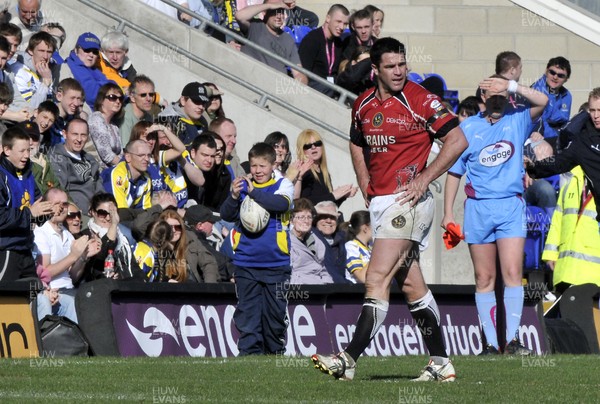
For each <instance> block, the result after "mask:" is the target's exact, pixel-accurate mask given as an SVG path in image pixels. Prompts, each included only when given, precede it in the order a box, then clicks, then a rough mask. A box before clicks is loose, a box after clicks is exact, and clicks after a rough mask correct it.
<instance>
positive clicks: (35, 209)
mask: <svg viewBox="0 0 600 404" xmlns="http://www.w3.org/2000/svg"><path fill="white" fill-rule="evenodd" d="M29 211H30V212H31V216H33V217H36V218H37V217H42V216H47V215H50V214H53V213H54V202H50V201H42V198H40V199H38V200H37V201H35V203H34V204H33V205H31V206H30V207H29Z"/></svg>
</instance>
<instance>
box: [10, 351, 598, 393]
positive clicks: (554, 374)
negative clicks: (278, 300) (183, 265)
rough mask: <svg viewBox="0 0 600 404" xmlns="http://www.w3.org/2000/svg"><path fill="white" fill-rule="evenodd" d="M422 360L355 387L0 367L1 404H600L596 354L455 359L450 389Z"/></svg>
mask: <svg viewBox="0 0 600 404" xmlns="http://www.w3.org/2000/svg"><path fill="white" fill-rule="evenodd" d="M426 362H427V358H426V357H423V356H408V357H387V358H367V357H363V358H361V359H360V361H359V362H358V368H357V373H356V377H355V380H353V381H352V382H342V381H337V380H334V379H333V378H332V377H330V376H328V375H325V374H322V373H320V372H319V371H318V370H316V369H314V368H313V366H312V363H310V361H309V359H308V358H305V357H283V356H268V357H245V358H176V357H170V358H89V359H88V358H84V359H79V358H76V359H75V358H39V359H2V360H0V402H1V403H28V402H60V403H64V402H78V403H80V402H93V403H99V402H116V401H118V402H135V403H205V402H212V403H241V402H257V403H299V402H305V403H487V402H490V403H497V402H501V403H541V402H552V403H555V402H579V403H596V402H599V401H600V393H599V391H600V370H599V369H600V366H599V358H598V356H597V355H587V356H570V355H554V356H537V357H531V358H516V357H503V356H498V357H493V358H479V357H469V356H459V357H456V358H454V359H453V362H454V365H455V367H456V371H457V374H458V379H457V380H456V382H454V383H444V384H441V383H411V382H410V381H409V380H410V379H411V378H413V377H416V376H417V375H418V374H419V370H420V369H421V368H422V367H423V366H424V365H425V364H426ZM40 400H41V401H40Z"/></svg>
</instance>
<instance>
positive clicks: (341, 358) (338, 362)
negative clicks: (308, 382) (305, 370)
mask: <svg viewBox="0 0 600 404" xmlns="http://www.w3.org/2000/svg"><path fill="white" fill-rule="evenodd" d="M310 359H311V360H312V361H313V363H314V365H315V368H316V369H319V370H320V371H321V372H323V373H327V374H329V375H331V376H333V377H335V378H336V379H339V380H352V379H354V371H355V370H356V363H355V362H354V360H353V359H352V358H351V357H350V356H349V355H348V354H347V353H345V352H340V353H339V354H337V355H330V356H323V355H319V354H314V355H313V356H311V357H310Z"/></svg>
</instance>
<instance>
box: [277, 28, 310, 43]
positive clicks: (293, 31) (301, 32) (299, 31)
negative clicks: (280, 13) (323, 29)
mask: <svg viewBox="0 0 600 404" xmlns="http://www.w3.org/2000/svg"><path fill="white" fill-rule="evenodd" d="M283 30H284V31H285V32H287V33H288V34H290V35H291V36H292V37H293V38H294V42H295V43H296V46H300V42H302V39H304V37H305V36H306V34H308V33H309V32H310V31H312V28H311V27H309V26H308V25H294V26H292V28H290V27H287V26H285V27H283Z"/></svg>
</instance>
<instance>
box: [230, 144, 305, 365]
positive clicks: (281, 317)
mask: <svg viewBox="0 0 600 404" xmlns="http://www.w3.org/2000/svg"><path fill="white" fill-rule="evenodd" d="M275 158H276V157H275V149H273V148H272V147H271V146H270V145H268V144H266V143H257V144H255V145H254V146H252V148H251V149H250V151H249V152H248V159H249V160H250V176H247V177H237V178H236V179H234V180H233V183H232V188H231V194H230V195H229V197H228V198H227V199H226V200H225V202H224V203H223V206H221V217H222V218H223V219H224V220H227V221H230V222H233V221H237V222H239V221H240V216H241V210H240V207H241V205H242V202H243V201H245V199H246V198H252V199H253V200H254V202H255V203H257V204H258V205H260V206H261V207H262V208H263V209H265V210H267V211H268V212H269V214H270V217H269V220H268V223H267V225H266V227H265V228H264V229H262V230H259V231H258V232H257V233H252V232H250V231H249V230H247V229H246V228H244V227H243V226H239V227H238V230H237V231H236V232H237V234H235V233H234V237H233V239H234V240H235V242H234V245H233V248H234V250H235V256H234V258H233V263H234V265H235V272H234V278H235V283H236V289H237V295H238V305H237V308H236V311H235V314H234V315H233V319H234V321H235V324H236V327H237V329H238V330H239V332H240V338H239V340H238V349H239V351H240V355H252V354H275V353H283V352H285V337H286V327H287V322H286V307H287V298H286V296H285V293H284V288H283V285H284V284H287V283H289V281H290V274H291V267H290V254H289V246H290V238H289V233H288V225H289V213H290V208H291V206H292V200H293V195H294V188H293V185H292V183H291V182H290V181H289V180H288V179H286V178H279V179H274V178H273V170H274V165H275ZM245 203H248V202H245Z"/></svg>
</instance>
